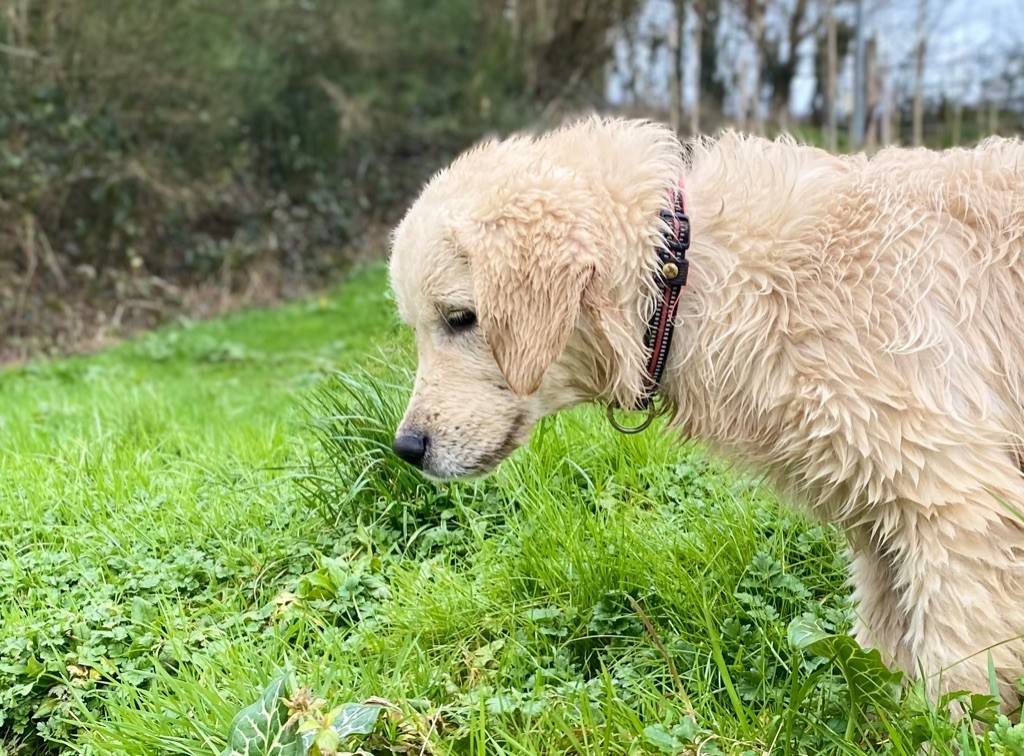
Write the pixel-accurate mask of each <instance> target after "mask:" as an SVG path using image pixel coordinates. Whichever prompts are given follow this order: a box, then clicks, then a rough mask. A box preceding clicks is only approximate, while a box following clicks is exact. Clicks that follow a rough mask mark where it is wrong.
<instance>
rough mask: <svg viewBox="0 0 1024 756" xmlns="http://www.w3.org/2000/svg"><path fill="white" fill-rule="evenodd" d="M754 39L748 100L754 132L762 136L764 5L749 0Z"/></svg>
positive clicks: (759, 0)
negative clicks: (752, 68)
mask: <svg viewBox="0 0 1024 756" xmlns="http://www.w3.org/2000/svg"><path fill="white" fill-rule="evenodd" d="M750 8H751V12H752V18H751V22H752V26H753V34H752V36H753V38H754V92H753V96H752V97H751V98H750V102H751V105H752V107H753V110H754V113H753V115H754V130H755V131H756V132H757V133H758V134H764V114H763V113H762V112H761V76H762V69H763V68H764V5H763V0H751V2H750Z"/></svg>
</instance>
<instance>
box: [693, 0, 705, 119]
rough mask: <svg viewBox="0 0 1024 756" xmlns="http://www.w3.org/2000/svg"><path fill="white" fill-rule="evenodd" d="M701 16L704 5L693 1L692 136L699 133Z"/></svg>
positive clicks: (698, 1)
mask: <svg viewBox="0 0 1024 756" xmlns="http://www.w3.org/2000/svg"><path fill="white" fill-rule="evenodd" d="M703 15H704V3H703V2H702V0H693V36H692V37H691V42H690V45H691V47H692V49H693V77H692V79H693V107H692V108H690V134H691V135H692V136H697V134H699V133H700V96H701V91H700V90H701V86H700V64H701V57H702V55H703V49H702V47H701V42H702V41H703V39H704V36H703V31H702V24H703V20H704V19H703Z"/></svg>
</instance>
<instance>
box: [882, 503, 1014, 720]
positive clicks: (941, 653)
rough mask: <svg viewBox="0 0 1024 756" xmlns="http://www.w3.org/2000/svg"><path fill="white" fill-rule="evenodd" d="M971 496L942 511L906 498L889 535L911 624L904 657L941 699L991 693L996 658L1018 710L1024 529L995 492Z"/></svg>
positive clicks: (1005, 695) (1006, 695) (1007, 700)
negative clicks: (962, 692)
mask: <svg viewBox="0 0 1024 756" xmlns="http://www.w3.org/2000/svg"><path fill="white" fill-rule="evenodd" d="M970 490H971V492H970V493H968V494H966V495H961V496H959V497H956V500H954V501H953V502H951V503H949V504H945V505H940V506H929V507H922V506H921V505H920V504H919V503H918V502H899V506H900V507H901V512H900V522H899V525H898V527H897V528H896V529H895V530H894V531H893V532H891V533H890V534H889V535H888V538H887V539H886V540H887V548H888V553H891V554H892V558H893V567H894V574H895V589H896V594H895V596H898V601H899V603H900V604H901V605H902V609H903V614H904V616H905V619H906V629H905V633H904V636H903V643H902V645H901V647H900V648H899V650H898V651H897V653H896V654H895V656H896V658H897V660H898V661H899V662H900V664H901V666H904V668H906V669H907V671H908V672H909V673H911V674H915V675H916V674H918V673H921V674H924V675H925V678H926V681H927V687H928V691H929V694H930V695H932V696H936V695H939V694H941V693H945V692H950V691H957V690H968V691H972V692H986V691H988V690H989V689H990V685H989V671H988V670H989V657H990V656H991V659H992V662H993V664H994V667H995V669H996V677H997V680H998V684H999V694H1000V696H1001V698H1002V701H1003V704H1004V707H1006V708H1014V707H1015V706H1016V705H1017V704H1018V702H1019V697H1018V696H1019V694H1018V690H1017V685H1016V682H1017V680H1018V679H1019V678H1020V677H1021V676H1022V675H1024V641H1022V639H1021V636H1022V634H1024V523H1021V522H1020V521H1019V520H1017V519H1016V517H1015V516H1014V515H1013V514H1011V513H1010V512H1006V511H1004V510H1002V509H1001V508H1000V507H999V505H996V506H995V507H994V506H993V501H992V498H991V497H992V496H993V493H992V492H991V491H989V490H984V489H983V488H982V487H981V486H980V485H979V486H978V487H977V488H974V487H973V486H972V487H971V489H970ZM1020 500H1024V499H1018V501H1020Z"/></svg>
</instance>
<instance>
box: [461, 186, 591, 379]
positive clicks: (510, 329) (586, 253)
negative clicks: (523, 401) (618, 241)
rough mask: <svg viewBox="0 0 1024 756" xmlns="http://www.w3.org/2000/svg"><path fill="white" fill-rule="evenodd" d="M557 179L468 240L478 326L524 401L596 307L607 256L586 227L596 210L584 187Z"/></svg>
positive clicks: (526, 193)
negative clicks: (588, 311) (601, 269)
mask: <svg viewBox="0 0 1024 756" xmlns="http://www.w3.org/2000/svg"><path fill="white" fill-rule="evenodd" d="M555 178H556V176H554V175H553V174H552V173H551V172H546V173H544V174H543V175H541V176H539V177H538V183H543V184H544V185H543V186H534V187H532V188H527V189H522V188H520V189H516V190H515V193H514V194H509V195H507V196H506V197H503V198H502V201H501V205H500V209H499V210H497V211H496V212H495V214H494V215H493V216H492V217H490V218H489V219H487V220H486V221H485V222H483V223H481V224H480V225H479V226H477V228H476V229H474V233H473V234H472V236H473V238H472V240H471V241H469V243H468V244H467V243H466V241H467V240H465V239H464V240H463V249H464V250H465V251H466V254H467V256H468V257H469V264H470V268H471V270H472V272H473V285H474V289H475V295H476V307H477V319H478V320H479V322H480V327H481V328H482V329H483V334H484V337H485V338H486V339H487V343H488V345H489V346H490V348H491V352H492V353H493V354H494V358H495V360H497V362H498V366H499V367H500V368H501V372H502V374H503V375H504V376H505V380H506V382H507V383H508V385H509V388H511V389H512V391H514V392H515V393H516V394H518V395H519V396H527V395H529V394H532V393H533V392H534V391H536V390H537V388H538V387H539V386H540V383H541V380H542V379H543V377H544V373H545V372H546V371H547V369H548V368H549V367H550V366H551V364H552V363H553V362H555V360H557V359H558V358H559V357H560V356H561V355H562V352H563V351H564V350H565V347H566V343H567V342H568V340H569V336H570V335H571V334H572V332H573V329H574V328H575V327H576V324H577V320H578V319H579V317H580V314H581V313H582V312H583V310H584V309H585V308H587V307H591V306H593V305H594V304H595V301H596V286H595V279H596V278H597V277H598V276H599V265H600V261H601V257H602V256H601V255H600V252H599V249H598V245H599V242H598V239H599V237H598V235H597V234H595V233H594V229H593V226H592V224H590V223H588V222H587V215H588V214H589V213H590V212H591V209H590V208H589V207H587V205H589V204H592V203H591V202H590V201H589V197H588V192H587V191H586V188H585V187H581V186H580V185H579V183H578V182H576V181H575V180H570V181H569V182H568V184H566V181H564V180H563V181H555V180H554V179H555ZM562 178H563V179H565V178H567V177H565V176H563V177H562ZM569 178H573V177H571V176H570V177H569ZM540 179H543V182H541V181H540Z"/></svg>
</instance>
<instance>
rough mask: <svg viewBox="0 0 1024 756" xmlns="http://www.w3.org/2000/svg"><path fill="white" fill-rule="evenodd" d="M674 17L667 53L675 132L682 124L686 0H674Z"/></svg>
mask: <svg viewBox="0 0 1024 756" xmlns="http://www.w3.org/2000/svg"><path fill="white" fill-rule="evenodd" d="M673 6H674V10H675V18H674V23H673V25H672V26H671V27H670V28H669V33H668V54H669V57H670V58H671V61H672V65H671V71H672V75H671V77H670V80H671V84H670V86H671V89H672V92H671V103H670V108H671V113H670V119H671V124H672V130H673V131H675V132H676V133H677V134H678V133H679V130H680V129H681V128H682V126H683V44H682V41H683V32H684V30H685V26H686V0H674V2H673Z"/></svg>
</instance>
